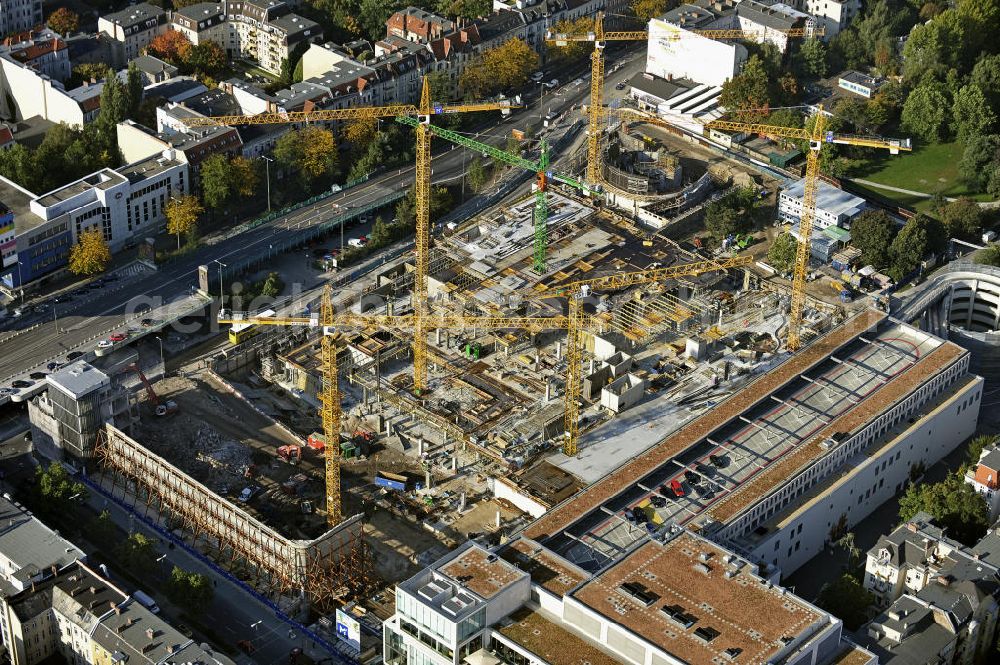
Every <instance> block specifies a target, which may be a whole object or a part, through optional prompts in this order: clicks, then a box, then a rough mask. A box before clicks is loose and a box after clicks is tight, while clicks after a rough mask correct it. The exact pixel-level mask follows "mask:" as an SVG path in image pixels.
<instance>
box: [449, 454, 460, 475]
mask: <svg viewBox="0 0 1000 665" xmlns="http://www.w3.org/2000/svg"><path fill="white" fill-rule="evenodd" d="M451 470H452V471H454V472H455V473H458V455H457V454H453V455H452V456H451Z"/></svg>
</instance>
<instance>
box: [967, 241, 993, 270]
mask: <svg viewBox="0 0 1000 665" xmlns="http://www.w3.org/2000/svg"><path fill="white" fill-rule="evenodd" d="M972 260H973V261H975V262H976V263H982V264H983V265H987V266H993V267H995V268H1000V245H998V244H997V243H995V242H993V243H990V244H989V245H987V246H986V247H985V248H984V249H981V250H979V251H978V252H976V253H975V254H974V255H973V258H972Z"/></svg>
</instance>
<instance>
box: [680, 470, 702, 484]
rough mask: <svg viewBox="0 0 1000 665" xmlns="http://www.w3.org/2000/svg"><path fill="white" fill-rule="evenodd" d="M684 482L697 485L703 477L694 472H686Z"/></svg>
mask: <svg viewBox="0 0 1000 665" xmlns="http://www.w3.org/2000/svg"><path fill="white" fill-rule="evenodd" d="M684 480H686V481H688V483H690V484H692V485H696V484H698V481H699V480H701V476H699V475H698V474H697V473H695V472H694V471H691V470H687V471H685V472H684Z"/></svg>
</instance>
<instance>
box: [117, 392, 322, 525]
mask: <svg viewBox="0 0 1000 665" xmlns="http://www.w3.org/2000/svg"><path fill="white" fill-rule="evenodd" d="M154 388H155V390H156V393H157V395H159V396H160V399H161V401H163V402H166V401H168V400H172V401H174V402H176V403H177V405H178V407H179V410H178V412H177V413H175V414H173V415H169V416H165V417H163V418H156V417H155V416H152V415H150V410H151V409H150V407H149V405H148V404H143V406H142V407H141V408H142V413H143V419H142V422H141V423H140V424H139V425H138V427H137V429H136V432H135V438H136V439H137V440H138V441H140V442H141V443H142V444H143V445H146V446H147V447H149V448H150V449H151V450H153V451H154V452H156V453H157V454H159V455H162V456H164V457H165V458H167V459H169V460H170V461H171V462H173V463H174V464H176V465H177V466H178V468H180V469H181V470H183V471H184V472H185V473H188V474H190V475H191V476H192V477H194V478H195V479H196V480H198V481H199V482H202V483H204V484H205V485H207V486H208V487H209V488H210V489H212V490H213V491H215V492H216V493H218V494H219V495H220V496H224V497H227V498H229V499H231V500H235V499H236V497H238V496H239V494H240V492H241V491H242V490H243V488H245V487H252V488H254V489H255V495H254V498H253V499H251V500H250V502H249V503H247V504H246V505H245V508H247V509H248V510H249V511H250V512H251V513H253V514H254V515H255V516H256V517H258V518H260V519H262V520H263V521H264V522H265V523H268V524H270V525H272V526H273V527H275V528H277V529H278V530H279V531H280V532H282V533H284V534H285V535H287V536H289V537H293V538H314V537H316V536H318V535H320V534H321V533H322V532H323V530H324V528H325V527H324V520H323V516H322V515H320V514H317V513H315V512H313V513H312V514H306V513H304V512H303V509H302V507H301V505H300V504H301V502H302V501H308V502H310V503H311V504H312V506H313V507H314V508H316V507H320V508H321V507H322V497H323V494H324V492H323V473H322V469H323V466H322V457H320V456H318V455H315V454H314V453H312V451H310V450H307V449H303V451H304V452H303V460H302V462H301V463H300V464H298V465H290V464H288V463H287V462H284V461H282V460H280V459H279V458H278V457H277V454H276V451H277V448H278V447H279V446H283V445H289V444H297V445H301V444H302V441H301V440H299V439H298V438H297V437H293V436H291V435H289V434H288V433H286V432H285V431H284V430H282V429H281V428H280V427H277V426H276V425H275V424H274V423H273V422H271V421H270V420H269V419H267V418H265V417H264V416H262V415H260V414H258V413H257V412H256V411H254V410H253V409H252V408H251V407H250V406H249V405H248V404H246V403H245V402H243V401H242V400H240V399H239V398H237V397H235V396H234V395H232V394H230V393H228V392H225V390H224V389H220V388H221V386H217V385H214V383H213V382H212V381H211V379H210V378H208V377H207V376H206V375H193V376H191V377H188V376H172V377H169V378H166V379H164V380H162V381H159V382H157V383H156V384H155V386H154ZM248 468H251V469H253V471H252V472H251V473H252V474H254V475H255V477H253V478H247V476H246V473H247V469H248ZM283 484H286V486H284V487H283ZM292 485H294V487H292Z"/></svg>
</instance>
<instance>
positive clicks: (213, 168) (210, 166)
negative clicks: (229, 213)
mask: <svg viewBox="0 0 1000 665" xmlns="http://www.w3.org/2000/svg"><path fill="white" fill-rule="evenodd" d="M200 173H201V200H202V201H203V202H204V203H205V205H206V206H208V207H209V208H212V209H213V210H218V209H219V208H221V207H222V204H223V203H225V202H226V201H227V200H229V196H230V194H231V193H232V178H231V176H230V174H229V159H228V158H227V157H226V156H225V155H223V154H221V153H215V154H214V155H210V156H209V157H207V158H206V159H205V161H204V162H202V163H201V168H200Z"/></svg>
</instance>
